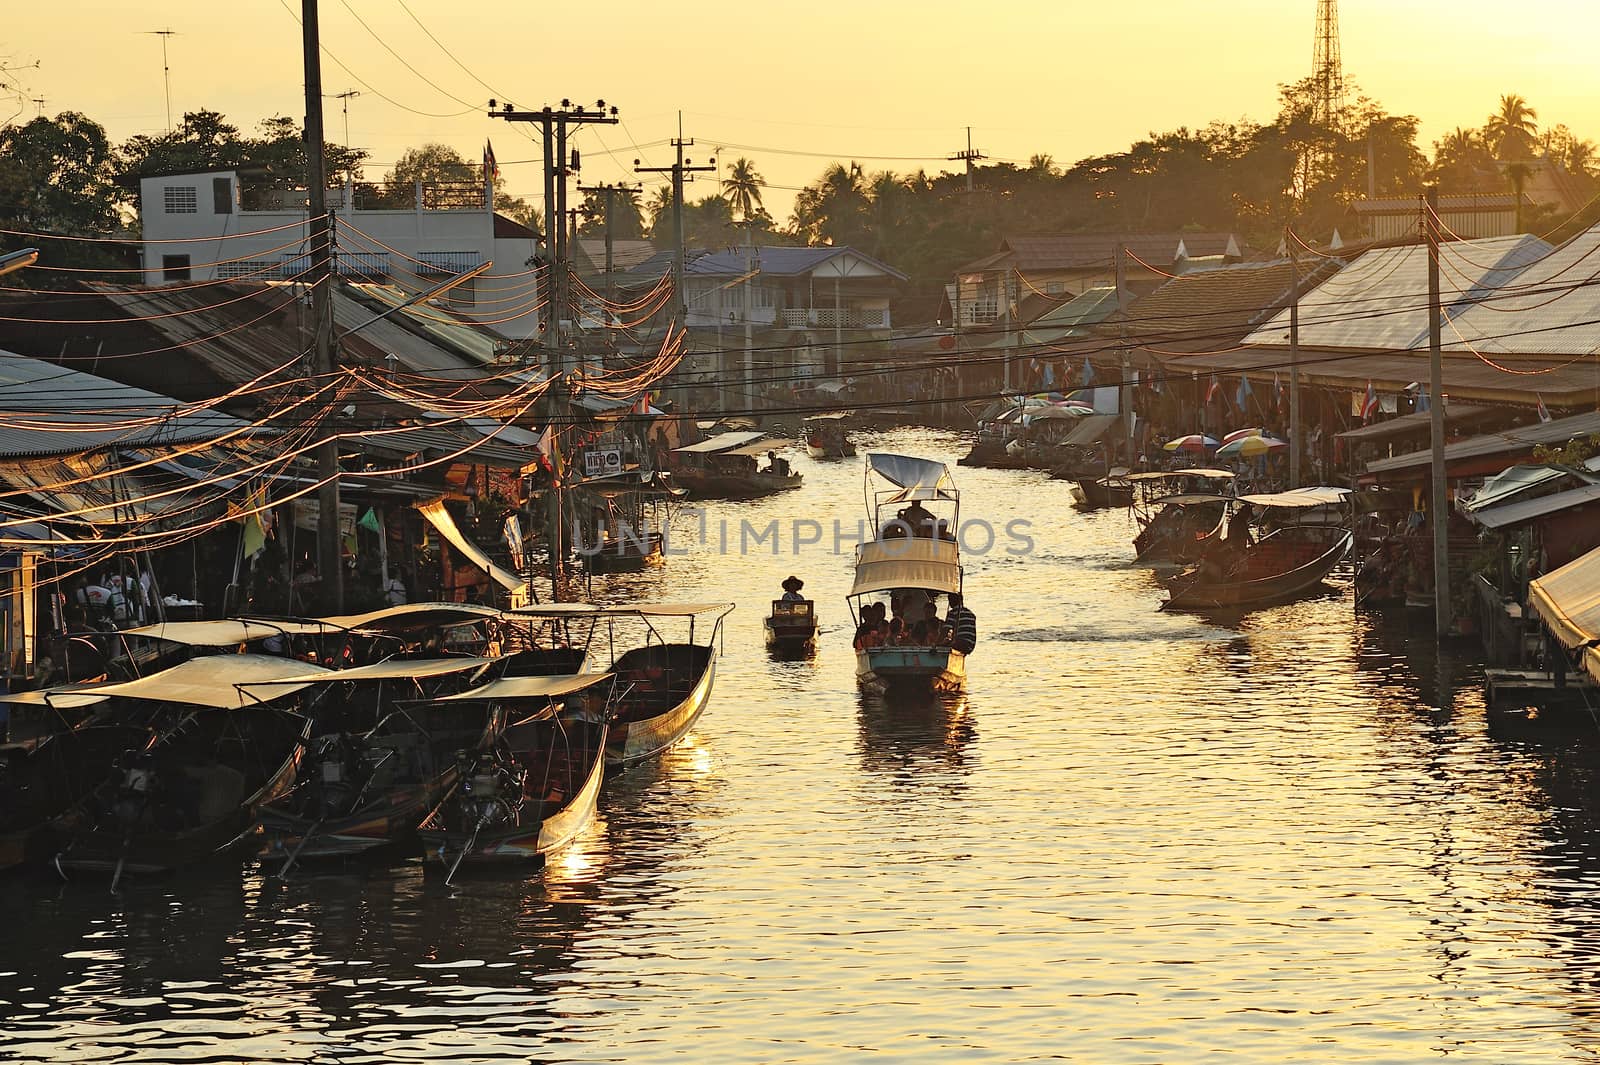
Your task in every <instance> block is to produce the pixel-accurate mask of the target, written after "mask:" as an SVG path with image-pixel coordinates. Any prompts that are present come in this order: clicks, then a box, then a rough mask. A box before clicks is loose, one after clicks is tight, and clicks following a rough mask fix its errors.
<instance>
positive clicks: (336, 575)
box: [163, 0, 344, 614]
mask: <svg viewBox="0 0 1600 1065" xmlns="http://www.w3.org/2000/svg"><path fill="white" fill-rule="evenodd" d="M300 24H301V29H302V36H303V38H304V44H305V67H306V71H305V75H306V192H307V193H308V194H309V196H310V206H309V211H308V218H307V221H308V222H309V223H310V250H311V269H310V271H309V273H308V276H307V278H306V283H307V284H308V285H310V286H311V321H312V327H311V328H312V335H313V337H314V341H315V356H316V372H317V374H318V375H319V376H324V375H325V376H326V377H327V378H328V379H329V380H331V379H332V377H333V375H334V374H335V373H337V372H338V369H339V358H338V352H337V351H336V350H335V348H334V340H333V218H332V216H331V215H330V214H329V213H328V165H327V160H326V159H325V158H323V146H324V144H325V143H326V139H325V138H324V136H323V131H322V44H321V40H320V38H319V33H318V28H317V0H300ZM164 40H165V38H163V41H164ZM332 420H333V409H332V408H331V407H330V408H329V412H328V415H327V416H326V417H325V418H324V420H323V432H324V435H325V436H326V437H327V439H325V440H323V441H322V442H321V443H320V444H318V445H317V477H318V479H319V480H320V481H321V484H320V485H319V486H318V487H317V571H318V573H319V574H321V577H322V595H323V606H324V609H325V610H327V612H328V613H330V614H340V613H343V612H344V558H343V555H342V553H341V550H340V549H341V547H342V546H343V545H342V542H341V541H342V538H341V537H340V535H339V531H340V530H339V442H338V440H337V438H336V437H335V434H334V432H333V428H334V427H333V425H332V424H331V423H332Z"/></svg>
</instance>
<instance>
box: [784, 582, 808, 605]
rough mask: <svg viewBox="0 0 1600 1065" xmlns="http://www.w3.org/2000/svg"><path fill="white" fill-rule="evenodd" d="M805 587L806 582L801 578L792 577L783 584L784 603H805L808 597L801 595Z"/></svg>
mask: <svg viewBox="0 0 1600 1065" xmlns="http://www.w3.org/2000/svg"><path fill="white" fill-rule="evenodd" d="M805 586H806V582H805V581H803V580H801V579H800V578H799V577H793V576H791V577H790V578H789V579H788V580H786V581H784V582H783V601H784V602H786V603H801V602H804V601H805V598H806V597H805V596H803V595H801V594H800V589H802V588H804V587H805Z"/></svg>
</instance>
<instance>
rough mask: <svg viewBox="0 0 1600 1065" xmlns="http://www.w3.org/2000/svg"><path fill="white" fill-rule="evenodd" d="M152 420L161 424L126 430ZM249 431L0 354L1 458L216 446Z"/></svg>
mask: <svg viewBox="0 0 1600 1065" xmlns="http://www.w3.org/2000/svg"><path fill="white" fill-rule="evenodd" d="M152 418H155V419H160V420H159V421H157V422H155V423H153V424H142V425H132V426H130V425H129V424H127V423H129V422H138V421H145V420H148V419H152ZM248 425H249V423H247V422H245V421H242V420H241V419H239V418H235V417H232V416H231V415H227V414H223V413H222V412H220V411H216V410H212V409H210V408H208V407H202V406H198V405H196V404H191V403H181V402H179V401H178V400H175V399H173V398H171V397H170V396H163V395H160V394H158V393H155V392H150V391H147V390H145V389H142V388H135V387H133V386H131V385H122V384H118V383H116V382H115V381H108V380H106V379H105V378H103V377H96V376H94V375H93V374H86V373H81V372H79V371H77V370H68V369H64V368H62V367H60V366H56V365H54V364H53V363H48V362H43V361H40V360H38V359H30V358H27V357H25V356H22V355H16V354H13V353H12V352H8V351H0V457H8V458H19V457H28V456H45V455H68V454H74V453H78V452H84V451H95V450H99V449H102V448H107V447H113V446H121V447H135V446H158V445H164V444H176V443H189V442H193V441H197V440H214V439H216V438H217V437H219V436H223V435H225V434H227V433H230V432H236V431H238V430H241V429H245V428H247V427H248Z"/></svg>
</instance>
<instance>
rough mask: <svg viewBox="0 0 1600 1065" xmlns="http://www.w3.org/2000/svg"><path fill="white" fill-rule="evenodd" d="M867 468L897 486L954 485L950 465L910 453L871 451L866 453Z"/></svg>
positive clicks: (936, 486)
mask: <svg viewBox="0 0 1600 1065" xmlns="http://www.w3.org/2000/svg"><path fill="white" fill-rule="evenodd" d="M867 469H869V470H871V471H872V472H873V473H876V474H877V475H878V476H879V477H882V478H883V479H884V480H886V481H888V482H889V483H890V484H892V485H895V486H897V487H899V488H931V489H952V488H954V487H955V485H956V482H955V478H953V477H951V476H950V467H948V466H946V465H945V464H944V463H942V462H935V461H933V460H932V459H919V458H915V457H913V456H911V455H890V454H887V453H884V452H872V453H870V454H868V455H867Z"/></svg>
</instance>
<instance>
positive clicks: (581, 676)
mask: <svg viewBox="0 0 1600 1065" xmlns="http://www.w3.org/2000/svg"><path fill="white" fill-rule="evenodd" d="M610 679H611V674H610V673H564V674H558V675H556V676H550V677H501V678H500V679H499V680H491V681H490V682H489V683H487V684H480V685H478V686H477V687H476V688H468V689H467V690H466V691H464V692H456V693H455V694H454V695H445V696H441V697H440V699H439V701H440V702H448V701H451V700H467V699H556V698H559V697H561V696H563V695H571V694H572V693H573V692H581V691H583V690H584V689H585V688H592V687H594V686H595V685H596V684H599V683H600V682H601V681H604V680H610Z"/></svg>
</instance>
